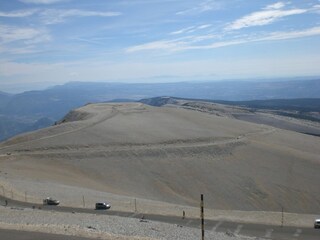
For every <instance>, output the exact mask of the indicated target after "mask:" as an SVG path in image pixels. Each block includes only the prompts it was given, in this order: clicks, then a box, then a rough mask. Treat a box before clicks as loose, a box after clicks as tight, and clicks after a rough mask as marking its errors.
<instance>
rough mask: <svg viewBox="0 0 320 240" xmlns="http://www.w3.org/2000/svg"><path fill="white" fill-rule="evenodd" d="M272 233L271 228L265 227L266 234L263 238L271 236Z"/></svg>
mask: <svg viewBox="0 0 320 240" xmlns="http://www.w3.org/2000/svg"><path fill="white" fill-rule="evenodd" d="M272 233H273V229H267V230H266V235H264V237H265V238H271V235H272Z"/></svg>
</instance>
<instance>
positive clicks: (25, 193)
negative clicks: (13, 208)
mask: <svg viewBox="0 0 320 240" xmlns="http://www.w3.org/2000/svg"><path fill="white" fill-rule="evenodd" d="M24 200H25V202H27V191H25V192H24Z"/></svg>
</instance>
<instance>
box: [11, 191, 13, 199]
mask: <svg viewBox="0 0 320 240" xmlns="http://www.w3.org/2000/svg"><path fill="white" fill-rule="evenodd" d="M11 199H13V191H12V189H11Z"/></svg>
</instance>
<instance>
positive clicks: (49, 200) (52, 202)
mask: <svg viewBox="0 0 320 240" xmlns="http://www.w3.org/2000/svg"><path fill="white" fill-rule="evenodd" d="M59 203H60V201H58V200H56V199H53V198H51V197H47V198H45V199H43V204H44V205H59Z"/></svg>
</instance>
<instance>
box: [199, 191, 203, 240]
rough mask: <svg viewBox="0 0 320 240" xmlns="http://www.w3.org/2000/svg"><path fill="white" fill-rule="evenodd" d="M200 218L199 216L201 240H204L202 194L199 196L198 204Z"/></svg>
mask: <svg viewBox="0 0 320 240" xmlns="http://www.w3.org/2000/svg"><path fill="white" fill-rule="evenodd" d="M200 209H201V210H200V211H201V213H200V216H201V240H204V213H203V194H201V203H200Z"/></svg>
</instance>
